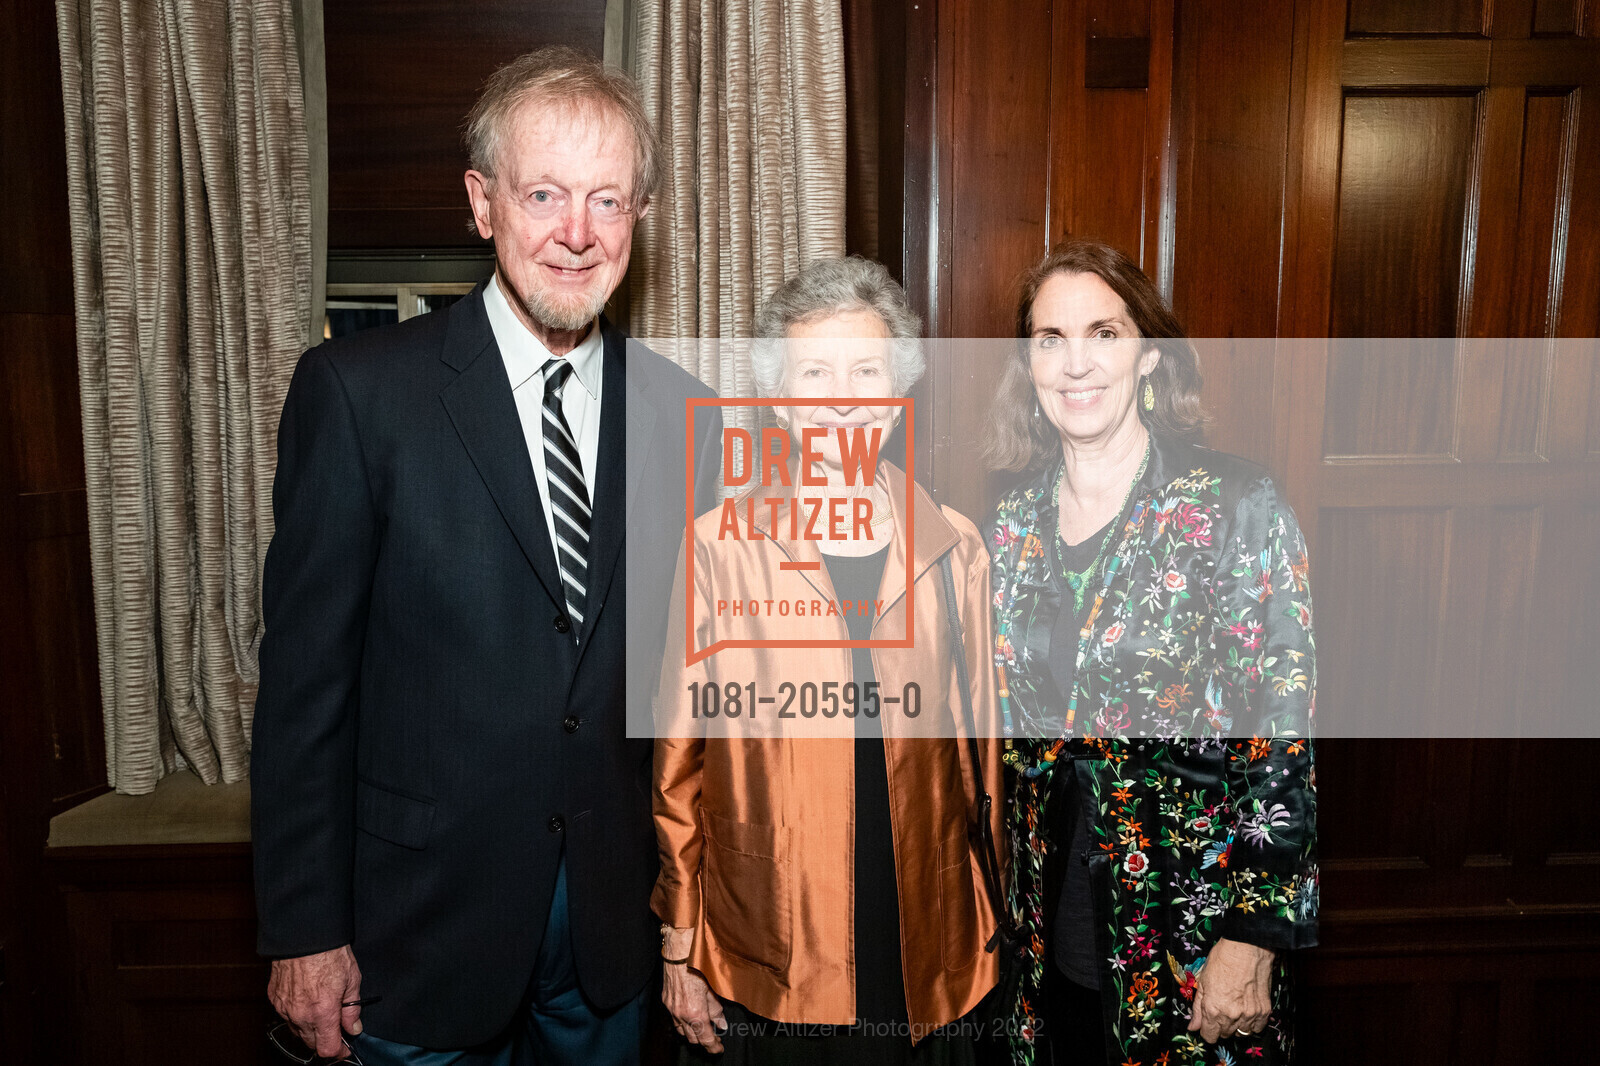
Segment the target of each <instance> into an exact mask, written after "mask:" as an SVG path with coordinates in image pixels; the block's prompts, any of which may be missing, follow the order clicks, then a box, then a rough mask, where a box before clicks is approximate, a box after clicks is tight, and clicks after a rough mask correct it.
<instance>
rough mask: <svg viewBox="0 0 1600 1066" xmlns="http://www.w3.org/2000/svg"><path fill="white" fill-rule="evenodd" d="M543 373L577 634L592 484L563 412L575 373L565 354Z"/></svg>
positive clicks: (556, 504)
mask: <svg viewBox="0 0 1600 1066" xmlns="http://www.w3.org/2000/svg"><path fill="white" fill-rule="evenodd" d="M540 372H541V373H542V374H544V473H545V481H546V483H547V484H548V485H549V490H550V512H551V514H552V515H553V516H554V518H555V527H556V542H555V544H554V545H552V547H554V548H555V550H556V567H557V568H558V569H559V570H560V571H561V587H562V588H563V589H564V590H565V592H566V596H567V614H568V616H570V617H571V619H572V633H573V637H574V638H576V637H577V633H578V629H579V628H580V627H581V626H582V625H583V611H584V597H585V595H586V593H587V588H586V586H587V585H588V582H589V563H588V559H589V517H590V512H589V489H588V487H587V486H586V485H585V484H584V482H583V459H582V458H580V457H579V455H578V442H577V441H576V440H575V439H573V436H572V429H571V427H569V426H568V425H567V419H566V416H565V415H563V414H562V413H561V386H562V385H564V384H566V381H567V378H568V376H569V375H571V373H572V364H571V363H569V362H567V360H565V359H551V360H550V361H549V362H547V363H545V365H544V366H543V367H542V368H540Z"/></svg>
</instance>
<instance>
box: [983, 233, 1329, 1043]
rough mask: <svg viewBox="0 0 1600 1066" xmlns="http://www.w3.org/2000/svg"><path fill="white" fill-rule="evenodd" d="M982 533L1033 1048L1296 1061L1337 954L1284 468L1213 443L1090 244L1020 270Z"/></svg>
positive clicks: (1140, 306) (1154, 322) (1106, 254)
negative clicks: (1320, 910) (1301, 979)
mask: <svg viewBox="0 0 1600 1066" xmlns="http://www.w3.org/2000/svg"><path fill="white" fill-rule="evenodd" d="M1018 336H1019V338H1022V339H1023V343H1021V344H1020V345H1019V352H1018V358H1017V359H1016V360H1015V361H1014V362H1013V364H1012V365H1011V366H1009V367H1008V369H1007V372H1006V377H1005V380H1004V382H1003V383H1002V386H1001V390H1000V394H999V396H998V397H997V402H996V417H995V424H994V433H993V435H992V437H991V442H990V452H991V459H992V462H993V465H994V466H996V467H998V468H1001V469H1011V470H1021V471H1023V475H1022V480H1021V482H1020V483H1019V484H1018V485H1017V487H1016V488H1014V489H1013V490H1012V491H1011V492H1009V493H1008V494H1007V495H1006V496H1005V497H1004V498H1003V499H1002V500H1001V501H1000V503H999V505H998V507H997V508H996V510H995V513H994V514H993V515H992V517H991V519H990V522H989V524H988V526H987V528H986V529H985V531H984V532H985V536H986V539H987V542H988V544H989V548H990V551H991V559H992V574H993V582H994V599H993V606H994V611H995V633H996V655H995V660H996V669H997V670H998V672H999V675H1000V683H1001V693H1002V707H1003V709H1004V710H1005V712H1006V720H1007V728H1008V732H1009V736H1010V739H1009V740H1008V743H1007V754H1006V759H1007V764H1008V767H1009V769H1010V771H1011V772H1010V774H1009V775H1008V784H1009V786H1010V787H1009V794H1010V795H1009V798H1010V809H1009V812H1008V813H1009V815H1010V818H1011V830H1012V832H1011V836H1012V841H1013V847H1014V853H1013V858H1014V861H1013V885H1014V899H1013V902H1014V905H1015V906H1016V908H1017V912H1018V917H1019V919H1020V921H1021V922H1022V923H1023V925H1024V928H1025V929H1026V930H1027V932H1028V934H1029V939H1030V941H1031V947H1032V952H1031V960H1030V961H1031V966H1025V967H1024V971H1025V972H1024V974H1023V982H1022V988H1023V990H1022V995H1021V998H1020V1002H1019V1004H1018V1010H1017V1019H1016V1025H1015V1026H1014V1034H1013V1050H1014V1053H1015V1058H1016V1061H1018V1062H1021V1063H1033V1062H1035V1061H1036V1055H1037V1061H1046V1060H1047V1059H1048V1057H1049V1056H1046V1055H1044V1054H1042V1053H1041V1052H1042V1051H1043V1050H1044V1049H1046V1048H1048V1050H1049V1051H1050V1052H1051V1053H1052V1055H1053V1056H1054V1058H1055V1059H1056V1060H1057V1061H1063V1060H1065V1061H1085V1062H1096V1061H1104V1062H1106V1063H1108V1064H1111V1066H1119V1064H1124V1063H1134V1064H1138V1066H1157V1064H1161V1066H1177V1064H1180V1063H1186V1064H1187V1063H1207V1064H1210V1063H1223V1064H1231V1063H1280V1062H1287V1061H1289V1059H1290V1057H1291V1053H1292V1050H1293V1033H1292V1017H1291V1002H1290V989H1289V987H1288V984H1287V980H1286V966H1285V961H1286V959H1285V956H1286V954H1287V952H1289V951H1292V950H1295V949H1299V948H1304V947H1309V946H1311V945H1313V944H1315V942H1316V936H1317V931H1316V930H1317V926H1316V914H1317V866H1316V848H1315V841H1316V829H1315V826H1316V821H1315V811H1316V800H1315V777H1314V772H1313V768H1312V746H1311V720H1312V716H1313V709H1314V706H1315V692H1316V665H1315V650H1314V642H1313V639H1312V630H1311V596H1310V590H1309V585H1308V583H1307V566H1306V552H1305V544H1304V541H1303V539H1302V538H1301V535H1300V531H1299V527H1298V525H1297V523H1296V521H1295V516H1294V513H1293V511H1291V510H1290V508H1289V505H1288V504H1287V502H1285V500H1284V499H1283V496H1282V494H1281V492H1280V491H1279V489H1278V488H1277V486H1276V485H1275V484H1274V483H1273V481H1272V479H1271V478H1270V477H1269V476H1268V475H1267V474H1266V473H1265V472H1263V471H1262V470H1260V469H1259V468H1256V467H1254V466H1252V465H1251V464H1249V463H1247V462H1246V461H1244V460H1242V459H1239V458H1236V457H1234V456H1230V455H1225V454H1222V453H1220V452H1214V451H1209V450H1206V449H1204V448H1200V447H1197V446H1196V445H1195V444H1193V443H1192V441H1193V440H1194V438H1195V437H1196V436H1198V431H1199V429H1200V426H1201V417H1200V413H1199V403H1198V394H1199V385H1200V378H1199V369H1198V362H1197V358H1196V356H1195V353H1194V350H1193V347H1192V346H1191V345H1190V344H1189V343H1188V342H1187V341H1185V340H1182V339H1181V338H1182V331H1181V330H1180V328H1179V327H1178V324H1177V322H1176V320H1175V319H1174V318H1173V316H1172V314H1171V312H1170V311H1168V310H1167V309H1166V307H1165V306H1164V305H1163V303H1162V301H1161V299H1160V296H1159V295H1158V294H1157V292H1156V291H1155V289H1154V286H1152V285H1151V284H1150V282H1149V280H1148V279H1147V278H1145V276H1144V274H1143V273H1142V272H1140V271H1139V269H1138V267H1136V266H1135V265H1134V264H1133V263H1131V262H1130V261H1129V260H1128V259H1127V258H1126V257H1125V256H1123V255H1122V254H1121V253H1119V252H1117V251H1115V250H1114V249H1111V248H1109V247H1107V246H1105V245H1103V244H1098V243H1095V242H1088V241H1075V242H1072V243H1070V244H1068V245H1065V246H1063V247H1061V248H1059V249H1057V250H1056V251H1055V252H1053V253H1051V254H1050V255H1049V256H1047V257H1046V258H1045V260H1044V261H1043V262H1042V263H1041V264H1040V265H1039V266H1038V267H1036V268H1035V269H1034V270H1033V271H1031V272H1030V273H1029V274H1028V275H1027V276H1026V277H1025V278H1024V279H1023V298H1022V300H1021V303H1020V306H1019V309H1018Z"/></svg>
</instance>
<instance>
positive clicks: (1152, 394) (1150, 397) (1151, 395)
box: [1144, 378, 1156, 411]
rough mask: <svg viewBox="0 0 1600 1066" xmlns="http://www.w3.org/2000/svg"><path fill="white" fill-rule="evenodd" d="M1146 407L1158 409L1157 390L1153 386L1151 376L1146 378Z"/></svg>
mask: <svg viewBox="0 0 1600 1066" xmlns="http://www.w3.org/2000/svg"><path fill="white" fill-rule="evenodd" d="M1144 409H1145V410H1146V411H1154V410H1155V409H1156V390H1155V389H1154V388H1152V387H1151V385H1150V379H1149V378H1145V379H1144Z"/></svg>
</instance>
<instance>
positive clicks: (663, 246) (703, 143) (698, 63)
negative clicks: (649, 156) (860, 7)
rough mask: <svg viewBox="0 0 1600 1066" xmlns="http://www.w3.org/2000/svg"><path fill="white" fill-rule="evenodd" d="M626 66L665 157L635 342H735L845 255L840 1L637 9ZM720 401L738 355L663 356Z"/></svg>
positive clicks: (746, 386) (771, 0)
mask: <svg viewBox="0 0 1600 1066" xmlns="http://www.w3.org/2000/svg"><path fill="white" fill-rule="evenodd" d="M630 31H631V40H630V42H629V46H628V48H627V49H626V53H627V54H628V56H629V65H630V67H631V68H632V71H633V73H634V75H635V76H636V77H637V78H638V79H639V81H640V85H641V88H642V90H643V93H644V97H645V105H646V108H647V109H648V110H649V111H650V112H651V114H652V115H653V116H654V118H655V120H656V123H657V129H658V131H659V133H660V138H661V142H662V146H663V148H664V159H665V174H664V180H663V182H662V188H661V190H660V192H659V193H658V194H657V196H656V200H655V203H654V205H653V206H652V209H651V211H650V213H649V214H648V215H647V216H646V217H645V219H644V220H643V221H642V222H641V223H640V224H639V229H638V231H637V234H636V238H635V253H634V255H635V258H634V261H633V267H632V269H631V271H630V285H631V306H630V323H629V324H630V328H631V330H632V332H633V334H634V335H635V336H637V337H663V338H692V337H708V338H718V337H721V338H727V337H748V336H749V334H750V328H751V322H752V320H753V318H754V316H755V311H756V308H757V307H758V306H759V304H760V302H761V301H762V300H763V299H764V298H765V297H766V296H767V295H768V294H769V293H771V292H772V290H773V289H774V288H776V287H777V286H778V285H779V284H780V283H782V282H783V281H784V280H785V279H787V278H789V277H790V276H792V275H793V274H794V273H795V272H796V271H798V270H799V269H800V268H802V267H804V266H805V265H807V264H808V263H810V262H812V261H814V260H816V259H819V258H826V257H828V256H835V255H842V254H843V252H844V246H845V119H846V113H845V67H844V31H843V25H842V17H841V13H840V5H839V3H838V0H721V2H718V0H704V2H702V0H640V2H639V3H638V4H636V5H635V7H634V9H633V12H632V20H631V25H630ZM670 350H671V351H673V352H674V353H676V357H677V358H679V360H680V361H682V362H684V363H685V364H686V367H685V368H686V369H688V370H689V371H691V372H692V373H695V374H697V375H698V376H699V377H700V378H701V379H702V380H704V381H705V382H706V383H707V384H708V385H710V386H712V387H713V388H716V389H717V390H718V391H720V392H721V393H722V394H723V395H725V396H735V395H746V396H748V395H754V392H755V383H754V380H753V379H752V377H751V373H750V366H749V361H748V356H747V351H746V350H745V349H743V348H733V347H732V346H721V347H719V346H716V345H706V346H700V347H696V346H693V345H679V346H675V347H673V348H672V349H670Z"/></svg>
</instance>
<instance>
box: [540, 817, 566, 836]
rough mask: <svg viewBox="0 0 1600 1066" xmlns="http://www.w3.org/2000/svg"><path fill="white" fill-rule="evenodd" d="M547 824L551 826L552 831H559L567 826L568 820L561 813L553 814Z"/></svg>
mask: <svg viewBox="0 0 1600 1066" xmlns="http://www.w3.org/2000/svg"><path fill="white" fill-rule="evenodd" d="M545 824H546V825H548V826H549V827H550V832H552V833H559V832H561V831H562V830H563V829H565V828H566V827H567V823H566V821H565V820H564V819H563V818H562V817H561V815H559V814H552V815H551V816H550V821H549V822H547V823H545Z"/></svg>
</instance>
